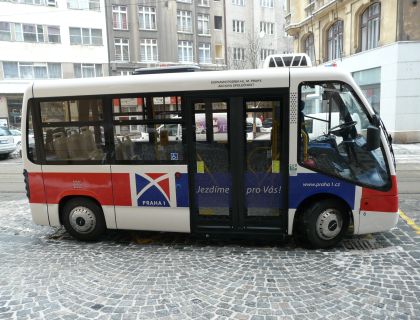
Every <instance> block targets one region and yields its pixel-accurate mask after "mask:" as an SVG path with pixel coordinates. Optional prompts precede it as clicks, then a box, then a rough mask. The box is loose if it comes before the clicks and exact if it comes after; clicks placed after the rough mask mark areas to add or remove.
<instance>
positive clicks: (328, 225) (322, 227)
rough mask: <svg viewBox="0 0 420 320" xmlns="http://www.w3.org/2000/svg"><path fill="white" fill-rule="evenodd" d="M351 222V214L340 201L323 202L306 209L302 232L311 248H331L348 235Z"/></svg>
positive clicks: (314, 203)
mask: <svg viewBox="0 0 420 320" xmlns="http://www.w3.org/2000/svg"><path fill="white" fill-rule="evenodd" d="M349 221H350V218H349V213H348V211H347V210H346V209H345V207H344V206H343V205H342V204H341V203H340V202H339V201H337V200H333V199H328V200H322V201H318V202H313V203H311V204H310V205H309V206H307V207H306V208H305V209H304V212H303V219H302V222H301V223H302V225H301V226H300V231H301V233H302V236H303V238H304V240H305V243H306V244H307V245H308V246H309V247H311V248H314V249H326V248H331V247H334V246H335V245H337V243H339V242H340V241H341V239H342V238H343V236H344V235H345V234H346V232H347V229H348V227H349Z"/></svg>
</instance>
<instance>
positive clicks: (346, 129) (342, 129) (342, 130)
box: [328, 121, 357, 138]
mask: <svg viewBox="0 0 420 320" xmlns="http://www.w3.org/2000/svg"><path fill="white" fill-rule="evenodd" d="M356 124H357V121H349V122H343V123H340V124H339V125H338V126H335V127H332V128H331V129H330V130H329V131H328V133H329V134H330V133H332V134H333V135H336V136H340V137H343V138H345V137H346V136H347V137H348V136H349V134H350V130H351V128H353V127H354V126H355V125H356Z"/></svg>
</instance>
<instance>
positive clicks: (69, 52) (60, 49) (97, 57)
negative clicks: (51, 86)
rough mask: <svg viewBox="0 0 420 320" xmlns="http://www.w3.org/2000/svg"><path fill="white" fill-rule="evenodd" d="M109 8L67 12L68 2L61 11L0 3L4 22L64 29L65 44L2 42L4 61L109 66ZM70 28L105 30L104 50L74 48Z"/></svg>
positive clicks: (61, 0)
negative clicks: (107, 30) (54, 26)
mask: <svg viewBox="0 0 420 320" xmlns="http://www.w3.org/2000/svg"><path fill="white" fill-rule="evenodd" d="M104 10H105V6H104V1H103V0H101V11H89V10H71V9H67V1H66V0H57V7H48V6H37V5H25V4H16V3H8V2H0V12H1V16H0V21H6V22H18V23H19V22H20V23H31V24H40V25H58V26H60V33H61V43H58V44H50V43H28V42H11V41H1V42H0V46H1V50H0V61H27V62H71V63H107V61H108V54H107V37H106V22H105V11H104ZM69 27H82V28H95V29H102V39H103V45H102V46H80V45H70V37H69Z"/></svg>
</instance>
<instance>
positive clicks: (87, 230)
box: [62, 198, 106, 241]
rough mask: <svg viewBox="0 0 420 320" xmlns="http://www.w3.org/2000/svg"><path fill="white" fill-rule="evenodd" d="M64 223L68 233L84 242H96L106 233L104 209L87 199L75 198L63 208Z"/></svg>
mask: <svg viewBox="0 0 420 320" xmlns="http://www.w3.org/2000/svg"><path fill="white" fill-rule="evenodd" d="M62 221H63V224H64V227H65V228H66V230H67V232H68V233H70V234H71V235H72V236H73V237H74V238H76V239H78V240H82V241H95V240H98V238H99V237H100V236H101V235H102V234H103V233H104V232H105V231H106V224H105V219H104V215H103V212H102V208H101V207H100V206H98V204H96V203H95V202H94V201H92V200H90V199H86V198H73V199H71V200H69V201H68V202H67V203H66V204H65V205H64V207H63V211H62Z"/></svg>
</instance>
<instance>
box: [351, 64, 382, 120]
mask: <svg viewBox="0 0 420 320" xmlns="http://www.w3.org/2000/svg"><path fill="white" fill-rule="evenodd" d="M352 76H353V78H354V81H356V83H357V84H358V85H359V87H360V89H361V90H362V92H363V94H364V95H365V97H366V99H367V101H369V104H370V105H371V106H372V108H373V110H375V113H376V114H380V111H381V68H373V69H367V70H362V71H356V72H353V73H352Z"/></svg>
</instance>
